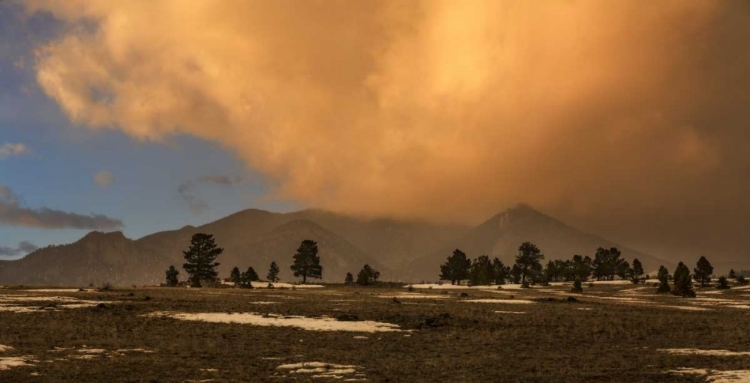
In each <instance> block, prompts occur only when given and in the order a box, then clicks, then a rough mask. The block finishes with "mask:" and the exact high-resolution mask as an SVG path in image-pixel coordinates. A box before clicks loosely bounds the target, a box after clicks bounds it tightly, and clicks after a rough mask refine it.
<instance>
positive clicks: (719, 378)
mask: <svg viewBox="0 0 750 383" xmlns="http://www.w3.org/2000/svg"><path fill="white" fill-rule="evenodd" d="M667 373H669V374H680V375H703V376H705V377H706V379H707V380H708V381H709V382H713V383H735V382H750V370H727V371H720V370H707V369H702V368H685V367H683V368H678V369H676V370H669V371H667Z"/></svg>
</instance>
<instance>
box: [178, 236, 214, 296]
mask: <svg viewBox="0 0 750 383" xmlns="http://www.w3.org/2000/svg"><path fill="white" fill-rule="evenodd" d="M223 252H224V249H222V248H220V247H218V246H216V243H215V242H214V236H213V235H211V234H204V233H196V234H194V235H193V237H192V239H191V240H190V248H189V249H188V250H187V251H183V252H182V254H183V255H184V257H185V260H186V261H187V263H185V264H183V265H182V268H183V269H185V271H186V272H187V273H188V275H189V278H188V281H189V282H190V285H191V286H192V287H201V281H208V282H211V283H213V282H215V281H216V279H217V278H218V276H219V273H218V272H217V271H216V268H217V267H218V266H219V263H217V262H215V261H216V257H218V256H219V255H221V253H223Z"/></svg>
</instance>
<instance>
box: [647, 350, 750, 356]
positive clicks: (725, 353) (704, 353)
mask: <svg viewBox="0 0 750 383" xmlns="http://www.w3.org/2000/svg"><path fill="white" fill-rule="evenodd" d="M657 351H660V352H666V353H667V354H672V355H701V356H750V351H729V350H701V349H697V348H660V349H658V350H657Z"/></svg>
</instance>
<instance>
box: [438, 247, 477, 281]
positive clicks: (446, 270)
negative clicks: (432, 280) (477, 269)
mask: <svg viewBox="0 0 750 383" xmlns="http://www.w3.org/2000/svg"><path fill="white" fill-rule="evenodd" d="M470 269H471V260H470V259H468V258H467V257H466V254H465V253H464V252H463V251H461V250H459V249H456V250H454V251H453V255H451V256H450V257H448V260H447V261H446V262H445V263H444V264H442V265H441V266H440V279H441V280H446V281H451V284H452V285H455V284H459V285H460V284H461V281H462V280H464V279H468V278H469V271H470Z"/></svg>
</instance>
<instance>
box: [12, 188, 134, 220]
mask: <svg viewBox="0 0 750 383" xmlns="http://www.w3.org/2000/svg"><path fill="white" fill-rule="evenodd" d="M0 226H20V227H37V228H45V229H63V228H70V229H88V230H105V231H106V230H116V229H119V228H121V227H122V222H121V221H120V220H117V219H113V218H110V217H107V216H105V215H101V214H91V215H81V214H76V213H69V212H65V211H62V210H55V209H50V208H46V207H42V208H38V209H32V208H28V207H24V206H22V204H21V198H20V197H19V196H18V195H16V194H15V193H14V192H13V191H12V190H10V189H9V188H8V187H6V186H3V185H0Z"/></svg>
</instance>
